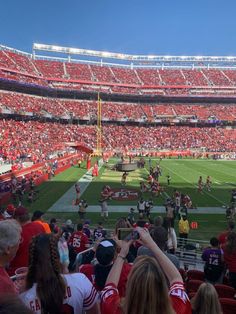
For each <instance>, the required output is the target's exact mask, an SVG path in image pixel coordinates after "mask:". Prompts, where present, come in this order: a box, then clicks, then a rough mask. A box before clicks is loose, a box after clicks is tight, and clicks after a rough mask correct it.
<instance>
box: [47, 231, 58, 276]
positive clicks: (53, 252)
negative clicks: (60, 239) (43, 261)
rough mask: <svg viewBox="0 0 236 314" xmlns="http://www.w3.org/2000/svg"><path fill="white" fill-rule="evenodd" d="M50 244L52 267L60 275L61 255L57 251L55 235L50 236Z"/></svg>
mask: <svg viewBox="0 0 236 314" xmlns="http://www.w3.org/2000/svg"><path fill="white" fill-rule="evenodd" d="M49 246H50V259H51V263H52V267H53V270H54V272H55V274H56V276H57V277H58V276H60V273H61V266H60V262H59V255H58V251H57V241H56V239H55V237H53V236H52V237H51V238H50V243H49Z"/></svg>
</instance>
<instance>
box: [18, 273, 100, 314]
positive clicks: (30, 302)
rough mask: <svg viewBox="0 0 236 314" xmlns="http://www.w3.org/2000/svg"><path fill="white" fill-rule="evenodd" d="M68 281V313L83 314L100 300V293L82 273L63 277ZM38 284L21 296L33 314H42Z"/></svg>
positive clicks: (66, 298) (66, 299)
mask: <svg viewBox="0 0 236 314" xmlns="http://www.w3.org/2000/svg"><path fill="white" fill-rule="evenodd" d="M62 276H63V277H64V279H65V281H66V283H67V284H66V295H65V297H64V301H63V304H64V306H65V307H66V308H65V311H66V313H72V314H73V313H76V314H82V313H83V310H88V309H90V308H91V307H92V306H93V305H94V304H95V303H96V302H97V300H98V293H97V291H96V289H95V288H94V287H93V285H92V284H91V282H90V281H89V280H88V278H87V277H86V276H85V275H84V274H81V273H76V274H67V275H62ZM36 288H37V284H34V285H33V287H32V288H30V289H29V290H27V291H26V292H23V293H21V294H20V298H21V300H22V301H23V302H24V303H25V305H26V306H27V307H28V308H30V309H31V310H32V311H33V313H35V314H41V305H40V300H39V298H38V297H37V293H36Z"/></svg>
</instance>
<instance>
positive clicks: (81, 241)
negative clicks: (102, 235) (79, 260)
mask: <svg viewBox="0 0 236 314" xmlns="http://www.w3.org/2000/svg"><path fill="white" fill-rule="evenodd" d="M68 244H69V245H70V246H71V247H73V249H74V251H75V253H76V254H78V253H80V252H83V251H84V250H86V249H87V248H89V239H88V237H87V236H86V234H85V233H83V224H81V223H79V224H78V225H77V231H75V232H74V233H72V235H71V237H70V239H69V242H68Z"/></svg>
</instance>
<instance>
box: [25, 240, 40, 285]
mask: <svg viewBox="0 0 236 314" xmlns="http://www.w3.org/2000/svg"><path fill="white" fill-rule="evenodd" d="M36 243H37V237H33V238H32V241H31V244H30V247H29V266H28V273H27V277H26V288H27V289H30V288H31V287H32V286H33V283H34V282H35V281H36V280H35V275H36V273H35V272H36V266H37V254H36Z"/></svg>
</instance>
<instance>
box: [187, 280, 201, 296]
mask: <svg viewBox="0 0 236 314" xmlns="http://www.w3.org/2000/svg"><path fill="white" fill-rule="evenodd" d="M203 282H204V281H202V280H189V281H187V282H186V291H187V293H188V294H189V293H192V292H197V290H198V288H199V286H200V285H201V284H202V283H203Z"/></svg>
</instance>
